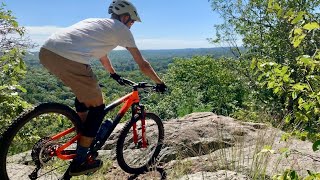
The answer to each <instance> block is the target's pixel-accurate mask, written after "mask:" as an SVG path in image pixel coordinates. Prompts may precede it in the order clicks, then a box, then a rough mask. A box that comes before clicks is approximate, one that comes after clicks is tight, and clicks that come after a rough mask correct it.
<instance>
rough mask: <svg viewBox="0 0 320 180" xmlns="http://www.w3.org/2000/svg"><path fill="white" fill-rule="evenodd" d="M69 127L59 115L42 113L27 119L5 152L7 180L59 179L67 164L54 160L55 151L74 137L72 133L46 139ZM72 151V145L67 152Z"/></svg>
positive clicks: (64, 118) (69, 124) (70, 125)
mask: <svg viewBox="0 0 320 180" xmlns="http://www.w3.org/2000/svg"><path fill="white" fill-rule="evenodd" d="M72 127H73V124H72V122H71V121H70V120H69V119H68V118H67V117H66V116H64V115H62V114H60V113H45V114H40V115H37V116H35V117H34V118H32V119H30V120H29V121H28V122H27V123H26V124H25V125H24V126H23V127H22V128H21V129H19V130H18V132H17V133H16V135H15V136H14V138H13V140H12V142H11V144H10V146H9V148H8V154H7V158H6V171H7V174H8V177H9V179H18V180H20V179H21V180H22V179H29V175H33V177H34V178H35V179H59V178H60V177H61V176H62V175H63V174H64V173H65V171H66V170H67V168H68V165H69V162H68V161H65V160H61V159H59V158H58V157H56V154H55V150H56V149H58V148H59V147H60V146H62V145H63V144H65V143H66V142H68V141H70V139H71V138H72V137H75V136H76V131H71V133H70V134H66V135H65V136H62V137H61V138H59V139H57V140H55V141H52V140H50V137H52V136H54V135H56V134H58V133H60V132H63V131H65V130H67V129H68V128H72ZM75 147H76V144H75V143H74V144H72V145H71V146H70V147H68V151H73V150H74V148H75ZM37 167H39V170H38V169H37ZM34 171H35V172H34ZM33 172H34V173H33Z"/></svg>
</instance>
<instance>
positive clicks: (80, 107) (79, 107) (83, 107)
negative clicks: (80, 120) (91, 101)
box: [74, 98, 89, 112]
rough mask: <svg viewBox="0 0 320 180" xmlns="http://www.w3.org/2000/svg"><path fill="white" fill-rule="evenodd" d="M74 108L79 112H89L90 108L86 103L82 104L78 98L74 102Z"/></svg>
mask: <svg viewBox="0 0 320 180" xmlns="http://www.w3.org/2000/svg"><path fill="white" fill-rule="evenodd" d="M74 106H75V108H76V111H77V112H87V111H88V110H89V108H87V106H86V105H85V104H84V103H81V102H80V101H79V100H78V98H76V99H75V100H74Z"/></svg>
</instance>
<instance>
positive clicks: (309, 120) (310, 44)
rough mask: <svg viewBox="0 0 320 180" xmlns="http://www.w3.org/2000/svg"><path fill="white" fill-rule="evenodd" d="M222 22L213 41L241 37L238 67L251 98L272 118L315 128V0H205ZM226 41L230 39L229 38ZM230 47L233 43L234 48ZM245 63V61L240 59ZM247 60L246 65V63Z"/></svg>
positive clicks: (316, 73) (317, 34)
mask: <svg viewBox="0 0 320 180" xmlns="http://www.w3.org/2000/svg"><path fill="white" fill-rule="evenodd" d="M211 3H212V8H213V10H215V11H217V12H219V13H220V14H221V17H222V18H223V19H224V20H225V23H224V24H222V25H219V26H217V36H216V37H217V38H216V39H213V42H231V43H234V42H235V40H234V38H232V37H237V38H239V39H242V42H243V46H244V47H245V48H246V51H245V52H244V53H239V54H240V55H239V59H240V60H241V61H243V62H244V64H246V65H247V66H244V68H243V66H242V68H241V66H239V67H240V68H239V69H238V71H239V72H240V73H243V74H245V75H246V77H247V78H248V79H249V80H250V82H251V83H250V87H251V89H252V90H253V91H252V94H251V95H252V97H253V99H252V102H254V101H256V103H253V104H255V105H257V106H260V107H261V108H264V109H267V110H268V112H269V114H271V115H272V116H273V117H274V118H276V119H278V120H282V119H285V120H286V121H287V122H289V123H292V122H296V123H295V125H298V127H302V128H303V129H304V130H306V131H308V132H313V133H314V132H319V129H318V127H319V124H318V123H319V116H318V107H319V105H318V100H317V98H318V97H317V93H318V92H319V89H318V86H319V84H318V75H319V74H318V73H319V71H318V69H317V66H318V62H317V61H318V60H317V57H318V47H319V45H320V44H319V42H320V39H319V38H320V34H319V31H318V29H319V24H318V22H319V20H320V19H319V18H320V16H319V13H317V8H318V7H319V5H320V1H319V0H310V1H301V0H280V1H274V0H269V1H263V0H249V1H243V0H240V1H238V0H231V1H221V0H211ZM229 44H230V43H229ZM234 49H235V48H234ZM245 62H247V63H245ZM250 64H251V68H250V66H249V65H250Z"/></svg>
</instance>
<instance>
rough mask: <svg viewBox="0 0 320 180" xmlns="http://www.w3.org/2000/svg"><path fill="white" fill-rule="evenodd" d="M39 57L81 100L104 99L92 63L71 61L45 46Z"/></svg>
mask: <svg viewBox="0 0 320 180" xmlns="http://www.w3.org/2000/svg"><path fill="white" fill-rule="evenodd" d="M39 58H40V62H41V64H42V65H43V66H44V67H45V68H47V69H48V70H49V71H50V72H51V73H52V74H54V75H55V76H57V77H58V78H59V79H61V81H62V82H63V83H64V85H66V86H68V87H70V88H71V90H72V92H73V93H74V94H75V95H76V97H77V98H78V100H79V101H80V102H85V101H87V100H91V99H96V98H101V99H102V93H101V89H100V87H99V84H98V81H97V77H96V76H95V74H94V73H93V72H92V69H91V67H90V65H87V64H82V63H78V62H75V61H71V60H69V59H66V58H64V57H62V56H59V55H58V54H56V53H54V52H52V51H49V50H47V49H45V48H41V50H40V53H39Z"/></svg>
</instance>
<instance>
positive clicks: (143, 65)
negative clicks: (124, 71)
mask: <svg viewBox="0 0 320 180" xmlns="http://www.w3.org/2000/svg"><path fill="white" fill-rule="evenodd" d="M127 50H128V51H129V52H130V53H131V55H132V57H133V59H134V60H135V61H136V63H137V64H138V66H139V68H140V70H141V72H142V73H143V74H145V75H146V76H148V77H149V78H150V79H152V80H153V81H154V82H155V83H157V84H162V83H163V82H162V80H161V79H160V78H159V76H158V75H157V73H156V72H155V71H154V70H153V68H152V67H151V65H150V63H149V62H148V61H146V60H145V59H144V58H143V57H142V55H141V53H140V51H139V49H138V48H136V47H127Z"/></svg>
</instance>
